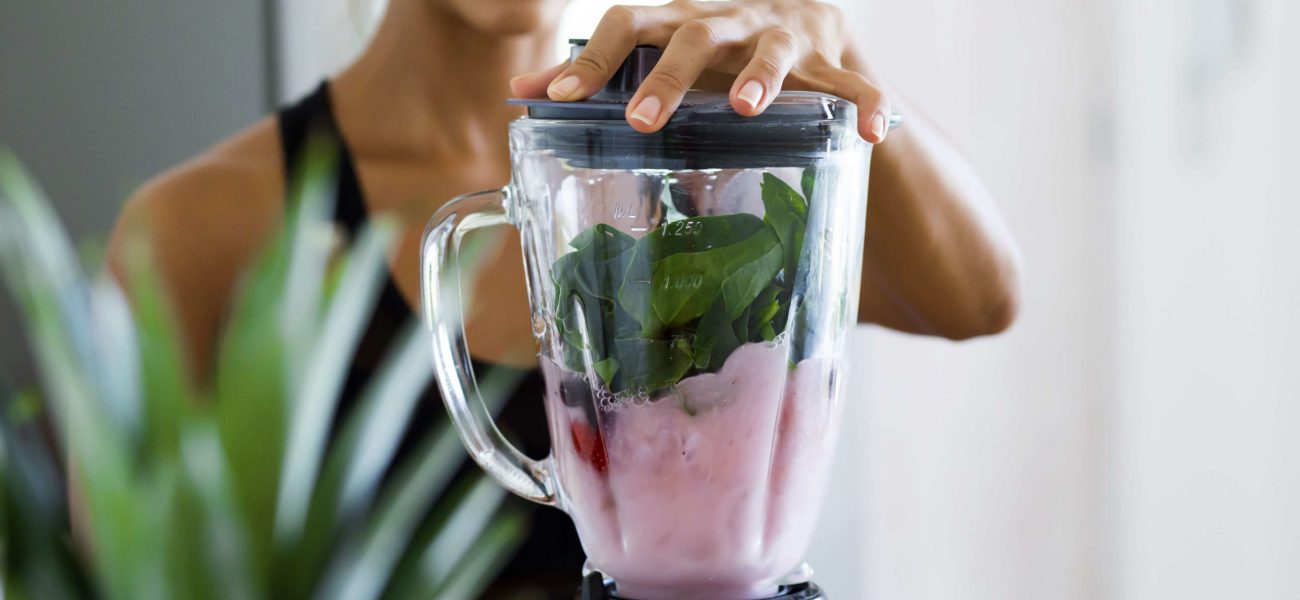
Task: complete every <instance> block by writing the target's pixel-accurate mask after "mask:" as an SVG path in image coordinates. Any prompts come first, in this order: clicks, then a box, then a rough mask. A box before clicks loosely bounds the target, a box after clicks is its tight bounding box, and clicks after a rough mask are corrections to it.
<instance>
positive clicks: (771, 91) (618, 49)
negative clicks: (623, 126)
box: [510, 0, 890, 143]
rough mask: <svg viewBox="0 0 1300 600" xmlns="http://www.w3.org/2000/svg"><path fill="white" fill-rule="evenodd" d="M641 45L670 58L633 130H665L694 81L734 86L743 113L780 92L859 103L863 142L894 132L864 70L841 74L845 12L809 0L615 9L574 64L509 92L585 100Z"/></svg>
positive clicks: (638, 107)
mask: <svg viewBox="0 0 1300 600" xmlns="http://www.w3.org/2000/svg"><path fill="white" fill-rule="evenodd" d="M639 44H648V45H652V46H658V47H660V48H663V50H664V53H663V57H662V58H660V59H659V63H658V65H656V66H655V68H654V70H653V71H652V72H651V73H650V75H649V76H648V77H646V80H645V81H644V82H643V83H642V84H641V87H640V89H638V90H637V91H636V94H635V95H634V96H633V97H632V100H631V101H630V102H629V103H628V107H627V121H628V123H629V124H630V125H631V126H632V127H633V128H634V129H636V130H637V131H641V132H645V133H650V132H654V131H658V130H659V128H661V127H663V125H664V123H667V122H668V118H669V117H670V116H672V113H673V111H674V110H677V106H678V105H679V104H680V103H681V101H682V97H683V96H684V95H685V94H686V91H687V90H688V89H690V88H691V87H692V86H695V85H696V84H697V82H698V84H699V86H698V87H702V88H716V89H721V88H722V87H723V86H725V85H726V83H727V82H729V83H730V84H731V88H730V89H731V92H730V96H731V105H732V107H734V108H735V110H736V112H738V113H740V114H742V115H746V116H754V115H757V114H759V113H762V112H763V110H764V109H766V108H767V106H768V105H769V104H770V103H771V102H772V99H773V98H775V97H776V95H777V93H779V92H780V91H781V89H782V88H783V87H785V88H790V89H799V90H810V91H817V92H825V93H829V94H834V95H836V96H839V97H841V98H845V99H847V100H850V101H852V102H853V103H855V104H857V106H858V115H859V118H858V131H859V133H861V134H862V137H863V138H864V139H866V140H867V141H869V142H872V143H880V142H882V141H884V139H885V134H886V133H887V132H888V130H889V115H890V105H889V100H888V98H886V97H885V95H884V94H883V93H882V92H881V90H880V88H879V87H878V86H877V85H875V84H873V83H872V82H871V80H869V79H868V78H867V77H866V76H864V75H863V74H862V73H857V72H854V71H850V70H847V69H844V68H843V62H842V61H843V58H844V55H845V52H846V50H847V47H848V37H847V34H846V31H845V30H844V18H843V16H842V15H841V14H840V11H839V9H838V8H836V7H834V6H831V5H829V4H825V3H822V2H814V1H812V0H750V1H748V2H696V1H694V0H676V1H674V2H672V3H670V4H667V5H664V6H615V7H613V8H611V9H609V11H608V12H606V13H605V16H604V17H603V18H602V19H601V20H600V25H598V26H597V27H596V31H595V33H593V34H592V36H591V39H590V41H588V42H587V46H586V48H584V49H583V51H582V53H581V54H580V55H578V57H577V58H576V59H575V60H574V61H573V62H572V63H564V64H561V65H559V66H556V67H554V68H551V69H548V70H546V71H542V72H538V73H529V74H526V75H520V76H519V77H516V78H515V79H514V80H512V81H511V82H510V83H511V87H512V91H513V92H514V93H515V94H516V95H518V96H520V97H533V98H536V97H541V96H543V95H546V96H549V97H550V98H551V99H553V100H560V101H572V100H582V99H584V98H586V97H588V96H590V95H592V94H594V93H596V92H597V91H599V90H600V89H601V87H603V86H604V85H605V83H606V82H607V81H609V79H610V78H611V77H613V75H614V73H615V71H617V70H618V68H619V65H621V64H622V62H623V59H624V58H626V57H627V55H628V54H630V53H631V52H632V49H633V48H634V47H636V46H637V45H639ZM719 83H720V84H721V85H717V84H719Z"/></svg>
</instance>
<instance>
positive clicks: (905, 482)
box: [847, 0, 1114, 599]
mask: <svg viewBox="0 0 1300 600" xmlns="http://www.w3.org/2000/svg"><path fill="white" fill-rule="evenodd" d="M847 8H848V10H849V11H850V18H851V20H852V23H853V26H852V28H853V29H854V30H855V31H857V32H859V37H858V41H859V43H861V44H863V46H864V47H865V48H866V49H867V55H868V57H869V60H872V61H873V62H874V63H875V65H876V66H877V68H878V69H879V70H881V71H882V76H883V77H885V78H887V79H888V80H889V81H890V82H891V83H892V84H893V85H894V86H895V87H896V88H897V89H898V90H900V91H901V93H902V94H903V95H904V96H906V97H907V98H909V99H910V100H911V101H912V103H913V110H914V111H919V112H923V113H925V114H927V115H929V116H930V117H931V118H933V119H934V120H935V121H936V122H938V123H939V124H940V125H941V127H942V128H943V129H945V130H946V131H948V132H949V133H950V135H951V137H952V139H953V141H954V143H955V144H957V146H959V147H960V148H961V149H963V150H964V152H965V153H966V154H967V155H968V156H969V157H970V159H971V160H972V161H973V162H974V163H975V165H976V167H977V168H978V170H979V171H980V172H981V173H982V174H983V175H984V177H985V179H986V182H987V183H988V185H989V186H990V188H991V189H992V190H993V192H994V194H995V196H996V197H997V199H998V202H999V204H1000V205H1001V207H1002V209H1003V211H1004V212H1005V214H1006V216H1007V219H1008V220H1009V222H1010V226H1011V229H1012V231H1013V232H1014V234H1015V236H1016V237H1017V239H1018V240H1019V242H1020V244H1021V246H1022V249H1023V252H1024V258H1025V269H1026V278H1025V288H1024V293H1025V295H1024V306H1023V312H1022V314H1021V317H1020V320H1019V322H1018V323H1017V324H1016V326H1015V328H1014V329H1013V330H1012V331H1011V332H1010V333H1009V334H1007V335H1004V336H1002V337H999V338H996V339H992V340H982V341H976V342H973V343H965V344H952V343H948V342H944V341H939V340H928V339H922V338H918V337H913V336H905V335H899V334H894V333H889V332H886V331H882V330H879V329H872V330H871V332H870V334H869V336H868V340H869V342H868V343H869V344H870V359H869V360H870V377H869V382H868V383H869V384H868V386H867V391H866V393H865V395H864V397H863V401H864V402H865V403H866V404H867V406H868V410H867V415H866V420H865V422H864V423H863V424H861V426H862V427H863V430H864V432H865V437H866V438H867V441H866V457H867V462H866V466H867V480H868V483H867V485H866V489H867V494H866V501H867V504H866V515H867V521H866V523H865V525H864V535H865V537H866V540H867V545H868V548H869V551H868V553H867V560H866V569H865V580H866V581H865V584H864V586H865V587H864V588H863V589H864V590H867V592H868V593H867V594H865V596H866V597H873V598H935V599H940V598H965V599H982V598H987V599H1007V598H1095V597H1097V596H1098V585H1099V578H1098V569H1099V552H1098V546H1099V544H1100V543H1102V539H1101V535H1100V531H1101V512H1100V504H1101V501H1102V498H1101V496H1100V490H1099V487H1098V482H1099V481H1100V478H1101V475H1102V474H1101V469H1102V466H1103V465H1102V463H1101V457H1100V456H1099V453H1098V451H1097V450H1098V430H1099V427H1100V426H1101V424H1102V419H1103V418H1104V416H1105V412H1104V407H1105V403H1104V399H1105V398H1107V397H1108V396H1110V395H1111V390H1112V385H1113V377H1112V376H1111V374H1110V372H1111V369H1110V364H1109V361H1108V356H1109V355H1110V354H1111V353H1112V344H1113V338H1112V336H1111V330H1112V328H1111V327H1109V323H1111V322H1113V315H1114V307H1113V305H1112V301H1111V291H1112V290H1113V283H1112V279H1113V276H1112V275H1111V273H1110V265H1111V264H1112V263H1113V257H1112V250H1111V246H1110V242H1111V240H1110V235H1109V233H1108V232H1107V229H1108V226H1109V209H1110V207H1111V206H1113V204H1114V200H1113V199H1112V198H1110V197H1109V190H1107V189H1106V186H1105V185H1104V184H1103V183H1102V180H1103V176H1104V174H1105V171H1106V165H1107V162H1106V160H1105V158H1106V157H1105V154H1104V152H1105V149H1106V148H1105V139H1106V138H1105V132H1104V127H1105V125H1106V123H1105V121H1104V120H1103V119H1100V118H1099V115H1103V114H1104V113H1105V111H1106V110H1107V109H1108V106H1107V104H1106V102H1107V101H1108V98H1106V97H1105V96H1104V95H1103V94H1100V93H1098V92H1097V90H1096V79H1097V76H1098V71H1099V70H1100V69H1099V68H1098V66H1097V65H1096V64H1095V63H1096V61H1098V60H1099V59H1100V58H1101V57H1098V56H1094V55H1091V54H1090V53H1089V52H1088V49H1089V48H1090V47H1094V46H1095V45H1096V44H1097V42H1098V41H1099V40H1098V39H1097V37H1098V33H1097V30H1096V29H1095V28H1093V27H1090V25H1091V24H1095V22H1096V21H1098V20H1099V17H1098V15H1096V14H1093V13H1092V12H1091V9H1090V8H1089V3H1087V2H1083V1H1079V2H1036V3H1026V2H1019V1H1016V0H986V1H983V2H969V1H962V0H907V1H903V0H875V1H873V2H868V3H862V4H856V3H855V4H852V5H851V6H848V7H847ZM868 235H871V230H870V224H868Z"/></svg>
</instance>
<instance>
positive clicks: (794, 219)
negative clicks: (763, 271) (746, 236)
mask: <svg viewBox="0 0 1300 600" xmlns="http://www.w3.org/2000/svg"><path fill="white" fill-rule="evenodd" d="M762 190H763V191H762V196H763V211H764V213H765V214H764V215H763V220H764V221H766V222H767V224H768V225H769V226H771V227H772V229H774V230H775V231H776V235H777V237H779V238H781V247H782V248H785V282H786V287H787V288H788V289H790V290H793V288H794V283H795V281H794V280H795V274H796V273H797V272H798V268H799V254H800V252H801V251H802V250H803V236H804V232H805V231H806V230H807V228H808V203H807V202H805V201H804V199H803V197H801V196H800V195H799V192H796V191H794V188H792V187H790V184H788V183H786V182H784V181H782V180H781V178H779V177H777V176H775V175H772V174H771V173H764V174H763V183H762Z"/></svg>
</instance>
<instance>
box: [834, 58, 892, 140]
mask: <svg viewBox="0 0 1300 600" xmlns="http://www.w3.org/2000/svg"><path fill="white" fill-rule="evenodd" d="M830 92H831V93H832V94H835V95H836V96H839V97H841V98H844V99H846V100H849V101H850V102H853V103H854V104H856V105H857V106H858V133H859V134H861V135H862V139H865V140H867V141H868V142H871V143H873V144H879V143H881V142H883V141H885V135H887V134H888V133H889V114H890V106H889V98H887V97H886V96H885V94H884V92H882V91H881V90H880V88H878V87H876V86H875V85H873V84H872V83H871V82H870V81H868V80H867V78H866V77H863V76H862V74H861V73H855V72H853V71H845V70H841V71H839V72H838V73H836V74H835V75H834V76H833V77H832V78H831V89H830Z"/></svg>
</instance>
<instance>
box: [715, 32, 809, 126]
mask: <svg viewBox="0 0 1300 600" xmlns="http://www.w3.org/2000/svg"><path fill="white" fill-rule="evenodd" d="M798 56H799V46H798V40H797V39H796V38H795V36H794V34H792V33H790V32H789V31H787V30H785V29H781V28H779V27H778V28H773V29H769V30H767V31H764V32H763V33H762V34H761V35H759V36H758V44H757V46H756V47H755V48H754V56H753V57H752V58H750V60H749V64H748V65H746V66H745V68H744V69H742V70H741V71H740V74H739V75H737V76H736V82H735V83H734V84H732V86H731V106H732V108H735V109H736V112H738V113H740V114H742V115H745V116H747V117H752V116H754V115H757V114H759V113H761V112H763V109H765V108H767V105H768V104H771V103H772V99H773V98H775V97H776V95H777V94H779V93H780V92H781V82H783V81H785V76H786V74H788V73H789V72H790V69H791V68H792V67H794V62H795V59H796V58H797V57H798Z"/></svg>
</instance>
